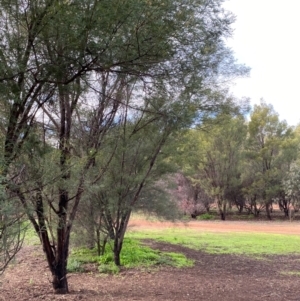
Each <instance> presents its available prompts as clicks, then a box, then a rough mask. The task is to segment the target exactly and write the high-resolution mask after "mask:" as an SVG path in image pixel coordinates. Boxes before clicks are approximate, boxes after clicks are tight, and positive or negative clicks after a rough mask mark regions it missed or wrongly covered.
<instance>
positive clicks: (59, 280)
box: [52, 260, 69, 294]
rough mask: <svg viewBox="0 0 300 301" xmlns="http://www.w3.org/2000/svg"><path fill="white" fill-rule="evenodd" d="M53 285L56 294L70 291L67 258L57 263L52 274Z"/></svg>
mask: <svg viewBox="0 0 300 301" xmlns="http://www.w3.org/2000/svg"><path fill="white" fill-rule="evenodd" d="M52 285H53V289H54V293H55V294H67V293H69V288H68V281H67V260H65V261H64V262H60V263H58V264H57V266H56V268H55V270H54V273H53V274H52Z"/></svg>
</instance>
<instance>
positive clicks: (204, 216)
mask: <svg viewBox="0 0 300 301" xmlns="http://www.w3.org/2000/svg"><path fill="white" fill-rule="evenodd" d="M214 218H215V216H214V215H212V214H209V213H203V214H201V215H199V216H198V217H197V219H198V220H202V221H207V220H211V219H214Z"/></svg>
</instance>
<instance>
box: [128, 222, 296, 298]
mask: <svg viewBox="0 0 300 301" xmlns="http://www.w3.org/2000/svg"><path fill="white" fill-rule="evenodd" d="M129 227H130V228H134V227H141V228H152V229H155V228H172V227H175V228H190V229H197V230H198V229H199V231H211V232H263V233H274V234H275V233H276V234H296V235H300V223H299V222H273V221H270V222H266V221H263V222H260V221H249V222H248V221H247V222H244V221H225V222H222V221H189V222H176V223H171V222H159V221H150V220H144V219H140V218H133V219H132V220H131V221H130V223H129ZM299 300H300V299H299Z"/></svg>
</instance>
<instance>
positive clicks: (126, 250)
mask: <svg viewBox="0 0 300 301" xmlns="http://www.w3.org/2000/svg"><path fill="white" fill-rule="evenodd" d="M110 262H113V253H112V252H111V250H109V249H107V250H106V252H105V254H104V255H103V256H101V257H100V260H99V263H100V264H109V263H110ZM121 262H122V264H123V265H124V266H125V267H127V268H132V267H150V266H153V265H159V264H168V265H171V266H177V267H182V266H189V265H191V264H192V263H191V261H190V260H188V259H186V257H185V256H184V255H182V254H177V253H165V252H160V251H157V250H153V249H151V248H149V247H147V246H143V245H141V243H140V242H139V241H137V240H135V239H130V238H125V240H124V246H123V249H122V254H121Z"/></svg>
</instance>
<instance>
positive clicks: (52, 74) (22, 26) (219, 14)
mask: <svg viewBox="0 0 300 301" xmlns="http://www.w3.org/2000/svg"><path fill="white" fill-rule="evenodd" d="M221 3H222V1H221V0H213V1H211V0H205V1H196V0H193V1H192V0H185V1H171V0H167V1H164V2H161V1H160V0H154V1H150V2H149V1H145V0H138V1H136V0H129V1H121V0H113V1H102V0H101V1H100V0H97V1H94V0H93V1H91V0H85V1H78V0H74V1H62V0H42V1H38V0H23V1H21V0H1V1H0V5H1V12H0V41H1V42H0V43H1V44H0V71H1V75H0V95H1V99H2V100H3V116H1V128H2V130H3V136H4V139H3V146H2V148H3V160H2V162H3V168H2V169H1V171H2V176H3V178H4V179H5V180H4V181H3V183H4V184H5V185H6V188H7V189H9V190H10V191H11V192H12V193H13V194H14V195H15V196H17V197H18V198H19V199H20V201H21V203H22V205H23V207H24V209H25V212H26V214H27V215H28V218H29V220H30V221H31V223H32V224H33V226H34V229H35V230H36V232H37V233H38V234H39V237H40V239H41V243H42V245H43V249H44V252H45V253H46V258H47V261H48V265H49V268H50V271H51V273H52V276H53V281H52V283H53V288H54V290H55V292H56V293H67V292H68V283H67V277H66V266H67V258H68V249H69V240H70V232H71V229H72V224H73V221H74V218H75V215H76V211H77V208H78V205H79V202H80V199H81V196H82V194H83V192H84V188H85V181H86V175H87V173H88V171H89V169H90V168H91V167H92V166H94V165H95V164H96V158H97V154H98V152H99V150H100V149H101V147H102V146H103V141H104V140H103V139H104V138H105V135H106V134H107V132H108V129H109V128H110V127H111V126H113V125H114V123H115V121H116V120H117V118H118V116H119V110H120V108H122V107H124V106H123V104H124V103H125V107H126V106H127V107H130V108H131V109H134V110H136V111H138V112H147V113H148V114H149V117H148V121H147V122H146V123H144V124H143V128H147V127H149V126H150V125H151V124H153V126H154V124H157V125H156V126H158V125H159V124H161V123H162V122H163V120H165V123H163V124H164V125H163V126H162V129H168V130H167V131H163V130H162V133H163V132H165V133H169V129H170V124H172V125H174V124H176V123H177V122H178V119H177V114H174V112H178V111H180V110H181V109H182V108H188V110H187V109H184V110H182V112H183V113H184V114H186V116H185V117H186V118H187V119H188V120H191V118H192V117H195V112H196V111H198V116H200V117H201V116H202V115H203V111H209V112H213V111H214V110H215V109H218V107H219V105H220V104H221V102H220V101H214V102H213V101H211V99H212V98H211V97H208V95H209V94H212V93H213V91H214V90H215V89H216V87H217V86H218V84H219V83H220V81H221V80H222V79H223V78H224V77H226V78H228V77H230V76H232V75H235V76H236V75H242V74H244V73H245V72H246V71H247V70H246V69H245V68H243V67H241V66H237V65H236V64H235V63H234V60H233V57H232V54H231V52H230V51H229V50H228V49H226V47H225V46H224V37H226V36H228V35H230V32H231V29H230V25H231V23H232V21H233V18H232V16H231V15H230V14H228V13H227V12H226V11H224V10H223V8H222V6H221ZM132 85H134V87H135V88H134V93H133V94H132V95H133V97H131V98H130V102H127V100H126V99H125V100H124V98H123V95H124V93H125V91H126V90H127V89H128V87H129V89H130V87H131V86H132ZM158 92H159V93H160V94H161V95H160V97H154V96H156V95H157V93H158ZM155 93H156V94H155ZM154 99H155V101H153V100H154ZM215 99H217V98H215ZM82 110H85V111H86V112H87V114H84V115H81V112H82ZM122 110H123V109H122ZM159 117H161V118H159ZM167 117H168V118H167ZM142 120H144V118H142ZM140 125H141V124H140ZM171 128H173V127H171ZM175 128H176V127H175ZM78 129H80V130H81V132H78V133H81V135H82V139H83V140H81V142H84V144H83V143H82V145H81V147H80V148H79V149H76V148H75V147H74V146H75V145H79V144H80V143H79V142H78V140H76V139H78V135H77V134H78V133H77V132H76V131H77V130H78ZM31 132H32V133H31ZM169 134H170V133H169ZM30 137H35V138H34V141H36V143H34V144H32V145H31V147H28V148H25V144H27V145H28V143H30V142H31V140H30V139H29V138H30ZM165 138H166V137H165V136H162V137H161V139H162V140H159V141H161V142H159V141H158V144H157V145H156V150H158V149H159V146H160V145H161V144H162V142H163V141H164V140H165ZM154 154H156V153H155V152H154ZM153 156H154V155H153ZM153 158H154V160H155V158H156V155H155V156H154V157H153ZM111 159H112V156H109V157H108V160H107V166H108V165H109V163H110V161H111ZM150 162H152V161H150ZM37 167H39V168H37ZM105 170H106V168H104V169H103V170H102V171H101V172H100V174H99V175H98V176H96V178H95V181H96V180H98V179H101V177H102V174H103V172H104V171H105ZM149 172H150V170H149ZM143 186H144V185H143V184H142V182H140V190H142V187H143ZM139 193H140V192H139ZM139 193H138V194H139ZM134 198H135V197H134ZM129 216H130V215H128V214H127V215H126V218H125V221H126V220H127V219H128V218H129ZM54 229H55V231H54Z"/></svg>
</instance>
